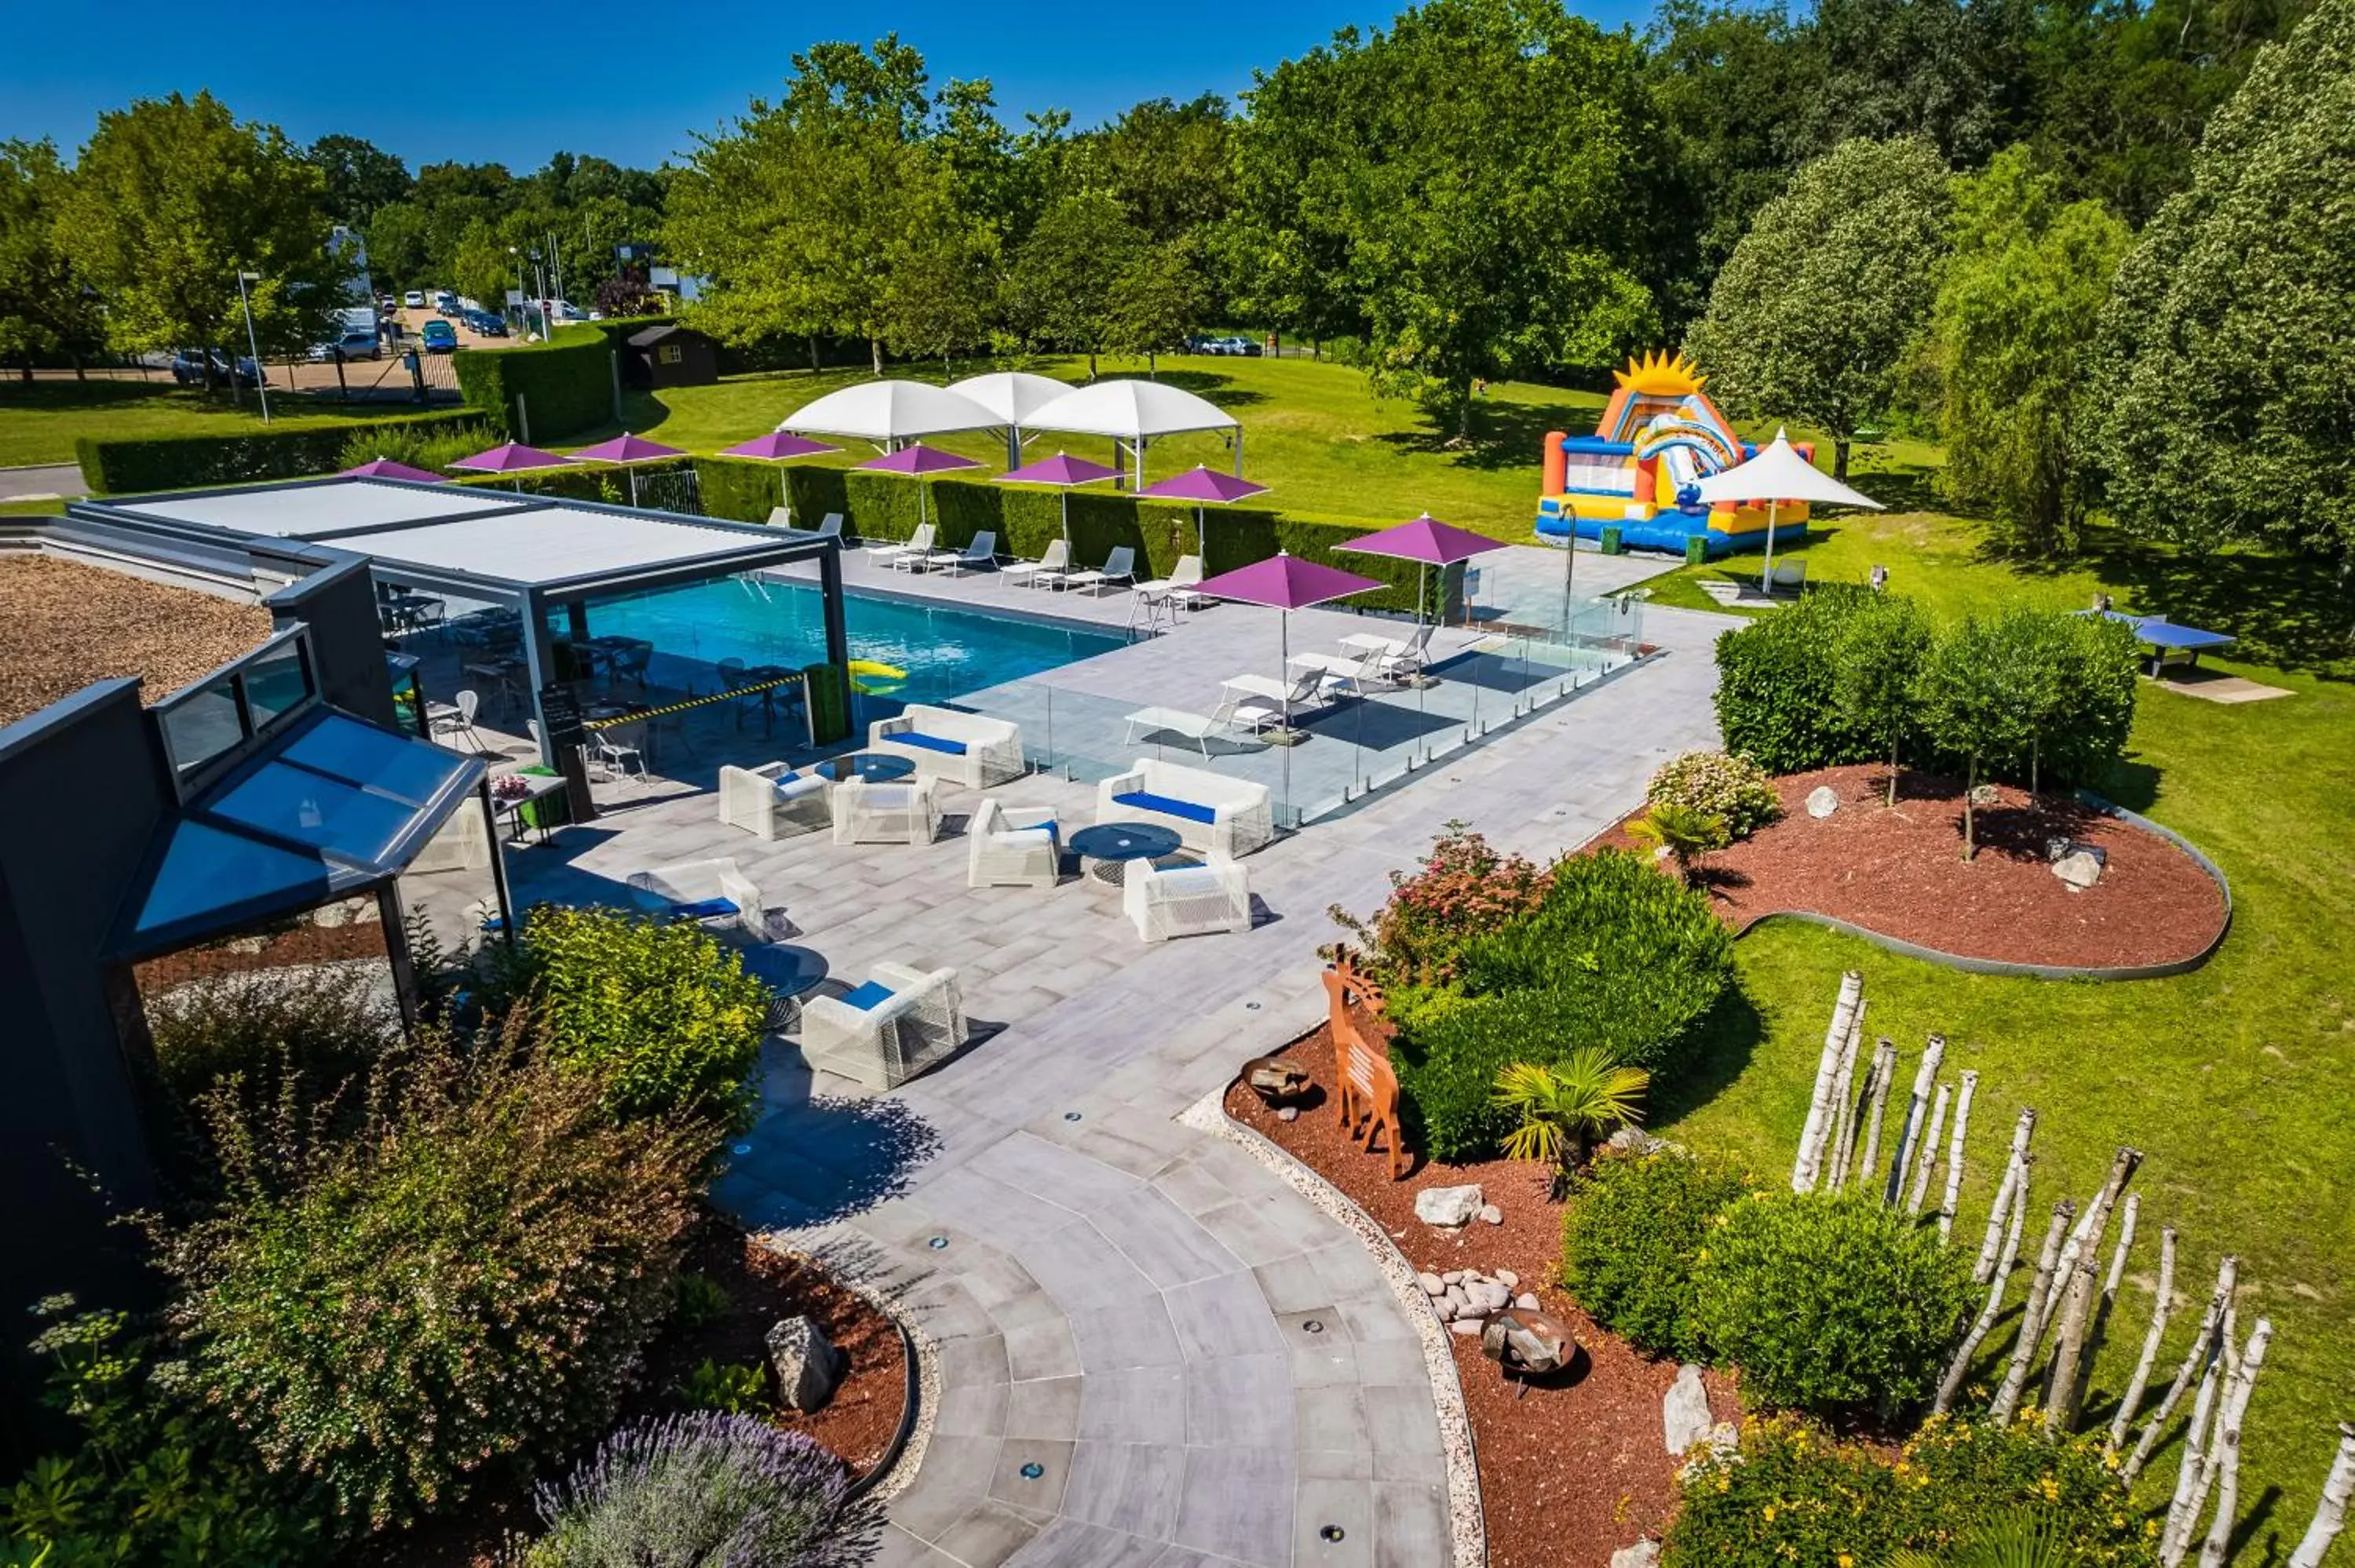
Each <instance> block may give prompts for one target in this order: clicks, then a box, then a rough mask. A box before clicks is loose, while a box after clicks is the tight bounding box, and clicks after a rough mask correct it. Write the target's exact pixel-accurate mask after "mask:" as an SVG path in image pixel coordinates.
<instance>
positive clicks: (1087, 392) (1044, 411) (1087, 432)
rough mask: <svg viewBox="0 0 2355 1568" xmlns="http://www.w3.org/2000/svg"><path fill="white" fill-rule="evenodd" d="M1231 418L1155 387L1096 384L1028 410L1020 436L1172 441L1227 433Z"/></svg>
mask: <svg viewBox="0 0 2355 1568" xmlns="http://www.w3.org/2000/svg"><path fill="white" fill-rule="evenodd" d="M1236 425H1237V420H1236V418H1235V417H1234V416H1233V415H1232V414H1230V413H1228V412H1227V411H1226V410H1225V409H1223V408H1220V407H1219V406H1218V405H1217V404H1215V403H1211V402H1209V401H1207V400H1205V399H1203V398H1200V397H1195V396H1194V394H1192V393H1191V392H1185V391H1180V390H1179V389H1178V388H1177V387H1165V386H1163V385H1162V384H1161V383H1160V382H1157V381H1134V380H1115V381H1099V382H1097V383H1096V384H1095V385H1094V386H1092V387H1079V388H1077V389H1075V390H1072V391H1069V392H1066V393H1064V394H1063V395H1062V396H1061V397H1057V398H1055V399H1054V400H1053V401H1052V402H1050V403H1048V404H1046V405H1044V406H1043V407H1041V408H1036V409H1033V410H1032V411H1031V414H1030V417H1029V418H1027V419H1025V420H1023V421H1022V428H1023V429H1026V430H1061V431H1067V432H1069V433H1071V434H1073V435H1082V436H1112V437H1114V438H1117V439H1118V440H1124V441H1138V440H1150V439H1152V438H1153V437H1155V436H1174V435H1176V434H1177V433H1178V432H1180V431H1182V430H1228V429H1235V428H1236Z"/></svg>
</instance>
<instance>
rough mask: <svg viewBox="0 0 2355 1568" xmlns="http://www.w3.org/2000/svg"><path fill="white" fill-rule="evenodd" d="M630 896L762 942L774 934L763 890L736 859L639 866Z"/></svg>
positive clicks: (650, 907)
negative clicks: (642, 867)
mask: <svg viewBox="0 0 2355 1568" xmlns="http://www.w3.org/2000/svg"><path fill="white" fill-rule="evenodd" d="M630 896H631V897H632V898H633V899H634V900H635V901H636V902H637V905H638V907H639V908H641V909H644V910H646V911H647V912H648V913H650V914H655V915H661V916H667V917H669V918H671V919H675V920H696V921H701V922H704V923H706V924H711V925H719V926H722V927H736V928H738V929H740V930H741V931H742V932H743V933H744V934H745V935H746V936H748V937H750V938H752V940H754V941H756V942H765V941H767V940H768V939H769V913H768V910H767V908H766V907H765V906H763V905H762V902H761V890H760V889H759V888H757V887H754V886H753V885H752V883H751V879H750V878H749V877H747V876H746V875H745V874H743V873H742V872H741V871H740V870H738V869H737V866H736V863H735V862H734V861H732V860H689V861H681V862H679V863H677V864H676V865H658V866H656V867H655V868H654V869H653V870H652V871H634V872H632V873H631V874H630Z"/></svg>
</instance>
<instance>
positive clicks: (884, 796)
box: [834, 779, 941, 844]
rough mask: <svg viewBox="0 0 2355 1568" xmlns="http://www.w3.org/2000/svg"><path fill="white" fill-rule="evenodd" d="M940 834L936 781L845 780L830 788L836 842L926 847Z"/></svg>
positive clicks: (938, 794)
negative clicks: (885, 781)
mask: <svg viewBox="0 0 2355 1568" xmlns="http://www.w3.org/2000/svg"><path fill="white" fill-rule="evenodd" d="M940 831H941V800H940V784H939V781H938V780H936V779H909V780H908V781H906V782H904V783H902V782H899V781H896V780H895V781H894V782H892V783H889V784H871V783H869V782H868V781H867V780H866V779H844V780H843V781H842V782H841V783H839V784H837V785H836V786H835V787H834V842H836V843H838V844H928V843H931V842H932V839H933V837H934V836H935V835H937V834H938V833H939V832H940Z"/></svg>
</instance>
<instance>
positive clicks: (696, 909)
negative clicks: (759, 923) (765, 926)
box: [670, 898, 743, 920]
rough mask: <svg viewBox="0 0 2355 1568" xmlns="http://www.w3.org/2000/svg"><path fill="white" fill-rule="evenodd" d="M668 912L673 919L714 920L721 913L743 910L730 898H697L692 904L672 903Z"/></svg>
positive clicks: (740, 912) (739, 913) (733, 913)
mask: <svg viewBox="0 0 2355 1568" xmlns="http://www.w3.org/2000/svg"><path fill="white" fill-rule="evenodd" d="M670 913H671V918H672V919H674V920H714V919H717V918H719V916H722V915H741V914H742V913H743V911H742V910H741V909H739V908H737V907H736V901H735V900H734V899H732V898H698V899H697V900H696V901H695V902H694V903H692V904H674V905H672V906H670Z"/></svg>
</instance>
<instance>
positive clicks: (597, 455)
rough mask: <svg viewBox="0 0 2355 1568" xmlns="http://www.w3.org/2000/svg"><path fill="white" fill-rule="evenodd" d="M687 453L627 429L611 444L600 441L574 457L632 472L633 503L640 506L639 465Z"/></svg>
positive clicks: (631, 495) (573, 457)
mask: <svg viewBox="0 0 2355 1568" xmlns="http://www.w3.org/2000/svg"><path fill="white" fill-rule="evenodd" d="M686 455H687V454H686V453H685V452H683V451H681V450H678V449H677V447H666V446H665V445H663V444H662V443H661V442H660V441H650V440H646V439H645V437H644V436H638V435H633V434H631V433H630V432H629V431H627V430H624V431H623V432H622V433H621V434H620V435H618V436H615V437H614V438H613V440H610V441H600V442H598V443H597V444H596V445H595V446H593V447H582V448H581V450H579V451H577V452H574V453H573V454H572V460H573V461H575V462H602V463H611V464H613V466H614V467H615V468H625V469H628V470H629V471H630V504H631V505H633V506H635V505H636V504H637V503H638V465H639V464H640V463H649V462H667V461H670V460H671V459H673V458H683V457H685V456H686Z"/></svg>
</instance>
